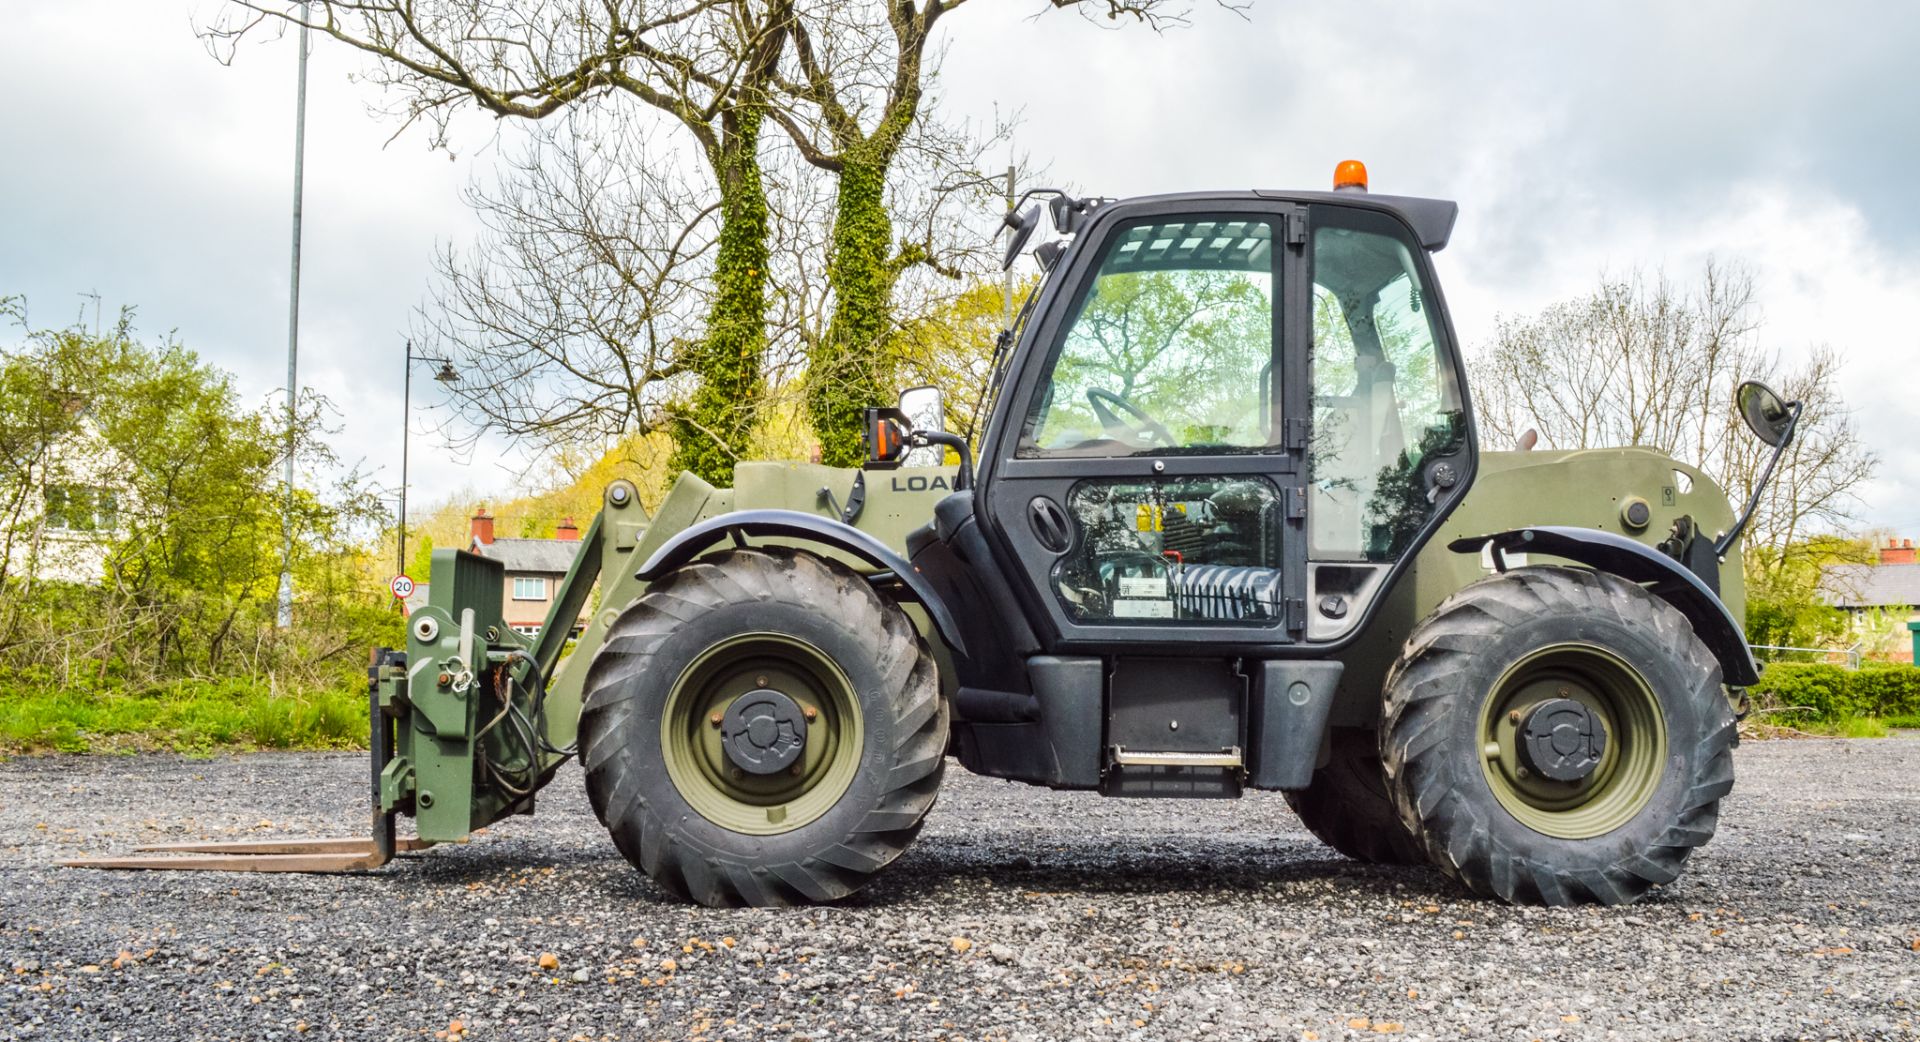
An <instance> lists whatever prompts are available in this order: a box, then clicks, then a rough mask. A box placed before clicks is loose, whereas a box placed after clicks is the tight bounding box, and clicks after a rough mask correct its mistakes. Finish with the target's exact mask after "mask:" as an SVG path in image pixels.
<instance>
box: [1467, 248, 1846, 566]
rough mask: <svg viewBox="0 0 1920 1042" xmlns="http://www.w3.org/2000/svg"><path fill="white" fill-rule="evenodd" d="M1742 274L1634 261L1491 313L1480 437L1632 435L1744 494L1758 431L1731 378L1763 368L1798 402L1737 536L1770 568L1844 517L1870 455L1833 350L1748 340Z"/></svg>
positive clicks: (1478, 399)
mask: <svg viewBox="0 0 1920 1042" xmlns="http://www.w3.org/2000/svg"><path fill="white" fill-rule="evenodd" d="M1759 330H1760V319H1759V316H1758V314H1757V306H1756V301H1755V292H1754V282H1753V276H1752V275H1751V273H1749V272H1747V271H1746V270H1744V269H1741V268H1738V267H1728V266H1724V265H1720V264H1716V263H1713V262H1709V263H1708V264H1707V265H1706V267H1705V269H1704V270H1703V271H1702V272H1701V274H1700V278H1699V281H1698V282H1697V283H1695V284H1694V285H1693V286H1691V287H1682V286H1676V285H1675V284H1674V283H1672V282H1671V281H1669V280H1668V279H1667V278H1666V277H1665V276H1664V275H1655V276H1653V277H1652V278H1651V279H1649V278H1647V277H1646V276H1644V275H1642V274H1640V273H1638V272H1636V273H1633V274H1632V275H1630V276H1628V277H1626V278H1619V279H1603V280H1602V281H1601V284H1600V285H1599V287H1597V288H1596V289H1595V290H1594V291H1593V292H1592V293H1591V294H1589V295H1587V296H1583V297H1579V298H1576V299H1573V300H1568V301H1562V302H1560V303H1558V304H1553V305H1550V306H1549V307H1547V308H1546V309H1544V310H1542V311H1540V312H1539V313H1538V314H1535V315H1530V316H1522V317H1517V318H1504V319H1502V320H1501V321H1500V323H1499V326H1498V328H1497V331H1496V333H1495V336H1494V341H1493V343H1492V344H1491V345H1489V346H1488V348H1487V349H1486V350H1485V351H1484V352H1482V353H1481V355H1480V356H1479V358H1478V359H1476V360H1475V361H1474V362H1473V364H1472V366H1471V368H1472V370H1473V376H1474V400H1475V408H1476V412H1477V419H1478V421H1479V424H1480V428H1481V433H1482V436H1483V438H1484V439H1485V440H1486V441H1487V442H1488V443H1489V444H1507V445H1511V444H1513V443H1515V442H1516V441H1517V440H1518V439H1519V438H1520V436H1521V435H1522V433H1523V432H1524V431H1526V430H1527V429H1529V428H1532V429H1534V430H1536V431H1537V432H1538V433H1539V437H1540V444H1541V445H1542V446H1543V447H1547V448H1559V449H1573V448H1593V447H1600V446H1615V445H1643V446H1647V447H1650V448H1655V449H1659V450H1661V451H1663V452H1666V453H1669V454H1671V455H1673V456H1674V457H1676V458H1678V459H1681V460H1684V461H1686V462H1689V463H1693V464H1695V465H1696V466H1698V467H1700V468H1701V469H1702V470H1705V471H1706V472H1707V473H1709V474H1715V475H1719V478H1720V483H1721V485H1722V486H1723V487H1724V488H1725V489H1726V491H1727V493H1728V495H1729V496H1731V497H1733V499H1734V500H1735V501H1736V502H1737V503H1739V504H1744V503H1745V502H1746V500H1747V498H1748V497H1749V496H1751V494H1752V490H1753V487H1754V483H1755V482H1756V481H1757V480H1758V479H1759V477H1760V471H1761V469H1762V468H1763V467H1764V466H1765V463H1766V458H1767V455H1768V453H1770V452H1771V449H1769V448H1768V447H1767V446H1766V445H1764V444H1762V443H1761V442H1760V441H1759V440H1758V439H1756V438H1754V437H1753V436H1752V435H1751V434H1749V433H1748V432H1747V431H1746V428H1745V427H1744V425H1743V424H1742V422H1741V420H1740V419H1739V416H1738V414H1737V410H1736V409H1735V407H1734V400H1733V392H1734V389H1735V387H1736V386H1737V385H1738V384H1739V382H1740V381H1742V380H1750V379H1757V380H1762V381H1765V382H1768V383H1770V384H1772V385H1773V386H1774V388H1775V389H1776V390H1778V391H1779V392H1780V393H1781V394H1783V395H1785V396H1786V397H1788V398H1790V399H1798V400H1799V401H1801V402H1802V403H1804V405H1805V413H1804V415H1803V417H1802V419H1801V421H1800V428H1799V435H1798V436H1797V438H1796V439H1795V442H1794V444H1793V446H1792V447H1791V448H1789V449H1788V451H1787V454H1786V456H1785V457H1784V458H1783V459H1782V460H1781V463H1780V468H1779V470H1778V471H1777V472H1776V474H1775V478H1774V483H1773V484H1772V485H1771V486H1770V487H1769V489H1768V491H1767V492H1766V494H1765V495H1764V496H1763V497H1762V499H1761V502H1760V506H1759V509H1758V511H1757V512H1756V513H1755V515H1754V519H1753V522H1752V525H1751V526H1750V527H1749V529H1748V530H1747V533H1746V536H1745V540H1744V542H1745V547H1746V550H1747V555H1748V562H1749V565H1750V567H1751V568H1753V569H1757V570H1759V571H1762V572H1772V571H1776V570H1777V569H1778V568H1779V567H1780V565H1781V564H1782V562H1783V561H1784V560H1785V559H1786V557H1787V555H1789V554H1791V553H1792V552H1793V550H1792V548H1793V547H1794V546H1795V545H1796V544H1798V543H1799V542H1801V541H1803V540H1804V539H1805V537H1806V536H1808V535H1810V534H1812V533H1814V532H1818V531H1831V530H1834V529H1836V528H1840V527H1844V526H1845V525H1847V524H1849V523H1850V522H1852V521H1853V520H1854V519H1855V514H1854V511H1855V509H1856V508H1857V507H1858V501H1857V499H1856V498H1855V496H1856V493H1857V491H1858V490H1859V488H1860V487H1861V486H1862V485H1863V484H1864V483H1865V482H1866V481H1867V480H1868V479H1869V478H1870V477H1871V476H1872V474H1873V470H1874V467H1875V466H1876V465H1877V463H1878V458H1877V457H1876V456H1875V454H1874V453H1873V452H1872V451H1871V450H1870V449H1868V448H1866V447H1865V446H1864V445H1862V444H1861V443H1860V440H1859V437H1858V434H1857V432H1856V430H1855V428H1854V423H1853V417H1852V414H1851V412H1850V411H1849V410H1848V409H1847V407H1846V404H1845V402H1844V401H1842V400H1841V397H1840V393H1839V388H1838V387H1837V386H1836V385H1835V379H1836V375H1837V373H1838V370H1839V365H1840V355H1839V354H1838V353H1837V352H1836V351H1834V350H1832V349H1831V348H1827V347H1816V348H1814V349H1813V350H1812V351H1811V352H1810V353H1809V354H1808V356H1807V357H1806V359H1805V360H1804V361H1803V362H1801V363H1800V364H1799V365H1798V366H1790V365H1787V364H1785V363H1783V362H1782V361H1781V359H1780V357H1779V355H1778V354H1777V353H1776V352H1774V351H1771V350H1769V349H1767V348H1765V347H1763V346H1762V345H1761V343H1760V340H1759Z"/></svg>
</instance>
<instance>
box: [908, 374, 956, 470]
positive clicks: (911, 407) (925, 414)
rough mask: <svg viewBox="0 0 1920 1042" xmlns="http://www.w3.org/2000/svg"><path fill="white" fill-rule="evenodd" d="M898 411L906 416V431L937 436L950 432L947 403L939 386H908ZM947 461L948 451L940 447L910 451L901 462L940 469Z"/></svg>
mask: <svg viewBox="0 0 1920 1042" xmlns="http://www.w3.org/2000/svg"><path fill="white" fill-rule="evenodd" d="M899 411H900V412H901V413H903V414H905V415H906V417H907V429H908V430H909V431H912V432H918V433H923V434H938V433H940V432H942V431H945V430H946V429H947V402H946V398H945V396H944V395H942V394H941V393H940V388H938V387H909V388H907V389H906V390H904V391H901V392H900V409H899ZM946 461H947V450H946V449H945V448H943V447H941V446H938V445H922V446H920V447H918V448H914V449H909V450H908V451H907V454H906V457H905V458H903V459H902V460H901V463H903V464H905V465H906V466H909V467H937V466H939V465H940V464H942V463H945V462H946Z"/></svg>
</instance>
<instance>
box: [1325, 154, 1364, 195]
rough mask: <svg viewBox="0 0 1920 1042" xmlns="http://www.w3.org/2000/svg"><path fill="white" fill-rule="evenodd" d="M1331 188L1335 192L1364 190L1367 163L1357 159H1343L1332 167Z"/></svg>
mask: <svg viewBox="0 0 1920 1042" xmlns="http://www.w3.org/2000/svg"><path fill="white" fill-rule="evenodd" d="M1333 190H1334V191H1336V192H1349V191H1351V192H1364V191H1366V190H1367V164H1365V163H1362V162H1361V161H1359V160H1358V159H1343V160H1341V161H1340V165H1339V166H1336V167H1334V168H1333Z"/></svg>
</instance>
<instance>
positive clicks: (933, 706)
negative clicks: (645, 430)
mask: <svg viewBox="0 0 1920 1042" xmlns="http://www.w3.org/2000/svg"><path fill="white" fill-rule="evenodd" d="M769 706H772V707H774V708H771V709H769V708H767V707H769ZM739 707H747V709H748V710H750V711H751V712H749V714H748V715H747V716H740V715H738V714H739V713H740V712H741V710H740V708H739ZM752 713H759V714H761V715H763V716H765V717H766V719H764V720H757V719H753V718H752ZM749 722H751V723H752V725H753V726H750V727H749V726H746V724H747V723H749ZM749 736H751V738H750V740H751V743H753V744H743V743H747V742H748V741H749ZM946 744H947V709H946V706H945V704H944V702H943V701H942V699H941V698H940V685H939V680H938V676H937V674H936V667H935V665H934V661H933V657H932V655H931V654H930V653H929V652H928V650H927V647H926V644H925V643H924V642H923V641H921V639H920V637H919V634H918V633H916V632H915V630H914V628H913V624H912V623H911V622H910V621H909V620H908V619H907V616H906V613H905V612H903V611H901V610H900V608H899V607H898V606H897V605H894V604H892V603H889V602H887V601H885V600H883V599H882V598H881V597H880V596H879V595H878V594H877V593H875V592H874V590H873V588H872V587H871V585H869V584H868V583H867V582H866V581H865V579H863V578H862V577H861V576H859V575H858V574H856V573H855V572H853V571H852V570H851V569H849V568H847V567H845V566H844V565H841V564H838V563H837V562H832V561H827V560H825V559H823V558H821V557H818V556H816V555H814V554H811V553H807V552H804V551H798V550H789V549H783V548H765V549H742V550H729V551H726V552H723V553H719V554H714V555H711V556H709V557H706V558H704V559H702V560H701V561H699V562H696V563H693V564H690V565H687V566H685V567H683V568H680V569H678V570H677V571H675V572H673V573H671V574H670V575H668V576H666V577H664V578H662V579H660V580H659V581H657V582H655V583H653V585H652V586H651V587H650V588H649V589H648V590H647V592H646V594H645V595H643V596H642V597H640V598H639V599H638V600H636V601H634V602H633V603H632V604H631V605H629V606H628V607H627V608H626V609H625V610H624V611H623V612H622V613H621V615H620V618H619V619H618V620H617V621H616V622H615V623H614V624H613V626H612V627H611V628H610V629H609V630H608V634H607V640H606V643H605V644H603V645H602V646H601V648H600V650H599V651H598V652H596V653H595V655H594V658H593V662H592V664H591V666H590V667H589V669H588V672H587V682H586V695H585V701H584V705H583V707H582V709H581V715H580V750H581V762H582V764H583V765H584V766H585V768H586V774H587V795H588V797H589V799H590V801H591V802H592V804H593V809H594V813H595V814H597V815H598V816H599V818H600V821H601V823H602V824H604V825H605V826H606V827H607V831H608V832H609V833H610V834H612V836H613V841H614V845H615V846H616V847H618V848H619V849H620V852H621V854H623V855H625V857H626V858H627V860H628V861H630V862H632V863H633V865H634V866H635V867H637V868H639V869H640V870H641V871H643V872H645V873H646V874H647V875H648V876H650V877H652V878H653V879H654V881H655V882H658V883H659V884H660V885H661V886H662V887H664V888H666V889H667V890H668V891H670V892H672V893H674V894H676V895H678V896H680V897H683V898H687V899H690V900H693V901H697V902H699V903H701V904H705V905H710V906H734V905H760V906H782V905H791V904H801V903H809V902H820V901H832V900H836V899H838V898H842V897H845V896H847V895H848V894H851V893H853V892H854V891H855V890H858V889H859V888H860V887H861V886H863V885H864V884H865V883H866V882H867V881H868V879H869V878H871V877H872V875H873V874H874V873H875V872H878V871H879V870H880V869H882V868H884V867H885V866H886V865H887V864H888V863H890V862H892V861H893V860H894V859H895V858H897V857H899V856H900V854H901V852H903V851H904V850H905V849H906V848H907V845H908V844H909V843H911V842H912V841H913V838H914V837H915V836H916V835H917V834H918V833H919V831H920V825H921V822H922V820H923V819H924V818H925V816H926V813H927V811H928V810H929V809H930V808H931V807H932V806H933V802H934V798H935V796H936V794H937V793H938V791H939V788H940V779H941V774H942V770H943V766H944V761H943V755H944V752H945V749H946Z"/></svg>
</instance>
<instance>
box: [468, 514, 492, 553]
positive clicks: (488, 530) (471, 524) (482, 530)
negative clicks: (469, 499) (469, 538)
mask: <svg viewBox="0 0 1920 1042" xmlns="http://www.w3.org/2000/svg"><path fill="white" fill-rule="evenodd" d="M467 531H469V532H471V533H472V534H473V541H474V542H475V543H477V544H479V545H481V546H486V545H487V544H489V543H491V542H493V515H492V514H489V513H487V508H486V507H481V508H480V509H478V510H475V511H474V512H473V519H472V520H471V521H468V522H467Z"/></svg>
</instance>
